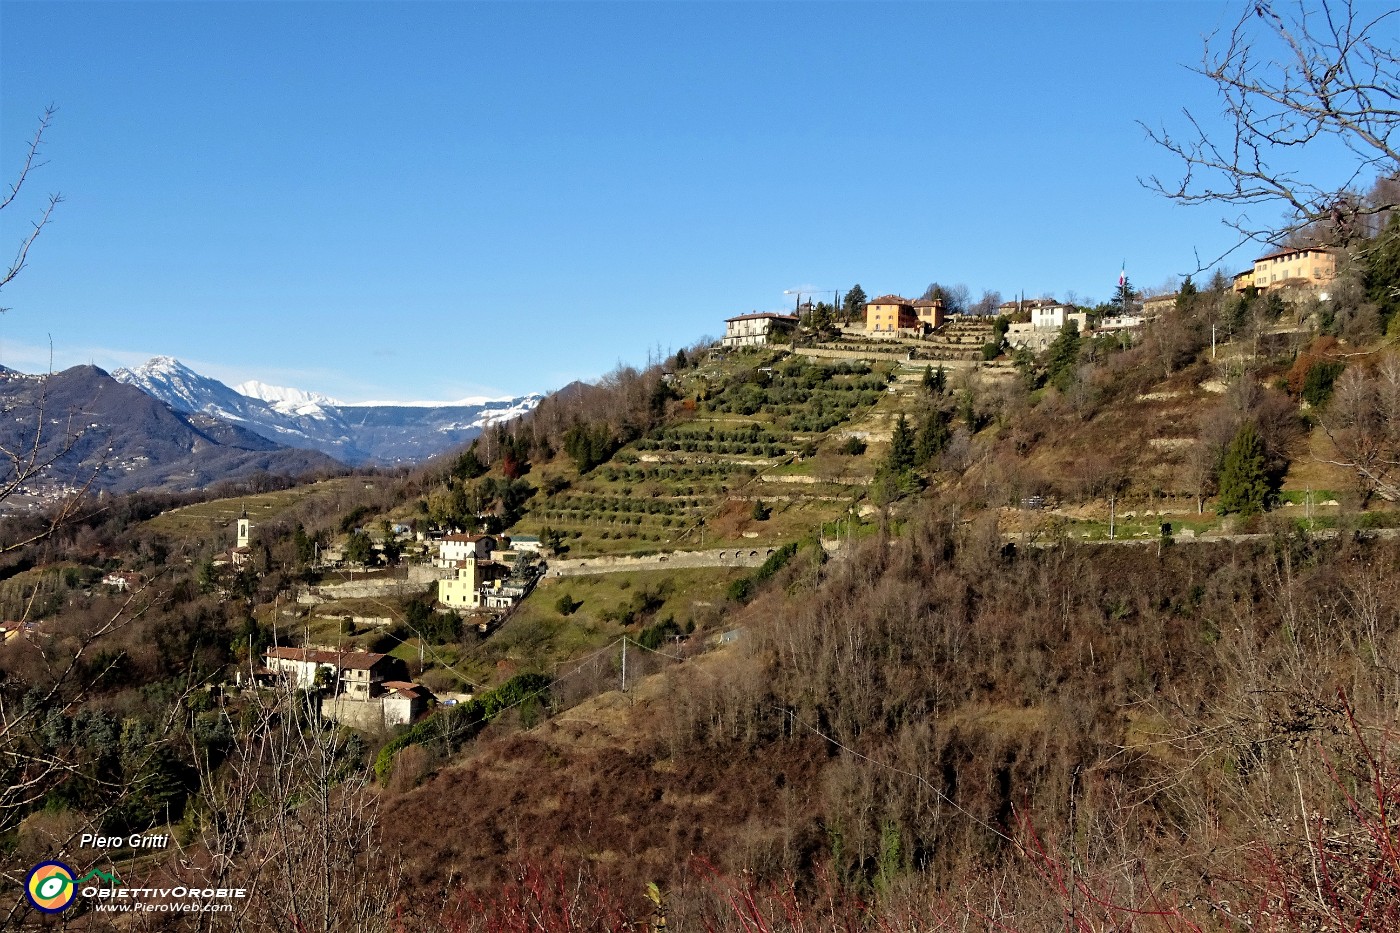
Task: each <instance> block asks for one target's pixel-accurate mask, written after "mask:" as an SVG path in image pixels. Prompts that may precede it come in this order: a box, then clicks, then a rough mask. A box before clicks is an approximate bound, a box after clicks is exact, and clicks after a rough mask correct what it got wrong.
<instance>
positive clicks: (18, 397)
mask: <svg viewBox="0 0 1400 933" xmlns="http://www.w3.org/2000/svg"><path fill="white" fill-rule="evenodd" d="M182 389H183V390H185V391H188V390H189V389H190V386H189V385H188V384H185V385H183V386H182ZM0 403H3V405H4V406H5V410H6V412H8V413H10V414H11V416H12V417H10V418H7V419H4V420H3V421H0V446H3V447H4V448H5V449H6V450H21V451H32V450H37V451H39V457H38V458H37V459H38V461H39V462H43V461H46V460H48V459H50V458H51V457H55V456H57V457H58V459H57V460H56V462H55V463H54V464H53V465H52V466H51V467H49V468H47V469H45V470H43V471H42V473H41V475H40V476H38V477H36V478H35V479H34V480H33V481H32V483H31V485H34V486H36V487H38V486H45V487H62V486H68V487H81V486H84V485H86V484H87V483H89V482H91V483H92V488H93V489H95V490H106V491H109V492H118V493H121V492H134V491H136V490H140V489H168V490H173V491H182V490H189V489H198V488H202V487H204V486H207V485H209V484H210V483H214V482H218V481H220V480H226V479H239V478H241V477H245V476H249V475H251V474H255V473H260V472H266V473H276V474H280V475H285V476H300V475H302V474H305V473H310V472H314V471H318V470H324V471H336V470H343V469H344V467H343V466H342V465H341V464H340V463H337V462H336V461H334V460H332V459H331V458H330V457H327V456H326V455H325V454H322V453H319V452H316V451H309V450H296V449H291V448H288V447H286V446H283V445H279V444H277V443H275V442H273V441H270V440H268V439H267V438H265V437H262V436H261V435H259V434H256V433H254V432H252V431H249V430H247V429H246V428H242V427H238V426H237V425H234V424H230V423H229V422H227V421H225V420H223V419H221V418H219V417H217V416H214V415H210V414H206V413H204V412H182V411H178V410H176V409H175V408H173V407H172V406H170V405H168V404H165V403H164V402H162V401H160V400H159V399H155V398H152V397H151V396H149V395H147V394H145V393H143V392H141V391H139V390H138V389H137V388H136V387H134V386H130V385H124V384H122V383H120V382H117V381H116V380H114V379H113V378H112V377H111V376H110V375H108V374H107V373H106V372H104V371H103V370H101V369H98V368H97V367H95V366H74V367H73V368H72V369H66V370H64V371H63V372H60V373H54V374H52V375H48V376H26V375H24V374H22V373H16V372H14V371H11V370H6V371H4V372H3V373H0ZM60 454H61V456H59V455H60ZM29 492H30V493H32V494H34V495H42V490H41V489H38V488H35V489H31V490H29Z"/></svg>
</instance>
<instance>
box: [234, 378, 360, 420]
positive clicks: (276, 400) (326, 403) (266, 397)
mask: <svg viewBox="0 0 1400 933" xmlns="http://www.w3.org/2000/svg"><path fill="white" fill-rule="evenodd" d="M233 391H235V392H237V393H238V394H240V395H246V396H247V397H248V398H255V399H260V400H261V401H264V402H267V403H268V404H269V405H271V406H272V407H273V408H275V409H277V410H278V411H280V412H282V414H284V415H308V416H310V417H313V418H315V417H319V416H322V415H324V414H325V409H326V408H328V407H335V406H340V405H342V404H344V403H343V402H338V401H336V400H335V399H333V398H331V397H330V396H329V395H321V394H320V393H319V392H305V391H303V390H301V389H289V388H287V387H286V386H270V385H268V384H267V383H266V382H258V381H257V380H256V379H251V380H249V381H248V382H240V383H239V384H238V385H236V386H234V387H233Z"/></svg>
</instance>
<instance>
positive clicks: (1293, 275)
mask: <svg viewBox="0 0 1400 933" xmlns="http://www.w3.org/2000/svg"><path fill="white" fill-rule="evenodd" d="M1336 277H1337V254H1336V253H1334V252H1332V251H1331V250H1328V249H1321V248H1319V247H1316V246H1310V247H1306V248H1303V249H1281V250H1276V251H1274V252H1272V253H1269V254H1268V255H1267V256H1260V257H1259V258H1258V259H1256V260H1254V277H1253V279H1252V280H1251V284H1253V286H1254V287H1255V288H1257V289H1259V290H1260V291H1266V290H1268V289H1270V288H1278V287H1279V286H1281V285H1291V286H1300V285H1308V286H1317V285H1325V284H1327V283H1328V282H1330V281H1332V280H1333V279H1335V278H1336ZM1235 287H1236V289H1237V290H1241V289H1240V286H1239V276H1236V285H1235Z"/></svg>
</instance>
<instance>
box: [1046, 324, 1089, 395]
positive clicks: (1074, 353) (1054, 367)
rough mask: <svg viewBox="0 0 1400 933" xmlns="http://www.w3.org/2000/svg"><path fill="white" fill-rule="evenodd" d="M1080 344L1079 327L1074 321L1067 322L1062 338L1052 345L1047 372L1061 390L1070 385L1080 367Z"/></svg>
mask: <svg viewBox="0 0 1400 933" xmlns="http://www.w3.org/2000/svg"><path fill="white" fill-rule="evenodd" d="M1079 343H1080V340H1079V325H1078V324H1077V323H1076V322H1074V321H1065V324H1064V326H1063V327H1061V328H1060V336H1058V337H1056V338H1055V342H1054V343H1052V344H1050V349H1049V350H1048V351H1047V352H1048V357H1049V358H1048V360H1047V362H1046V365H1045V372H1046V375H1047V376H1048V377H1049V379H1050V381H1051V382H1052V383H1054V384H1055V386H1056V387H1057V388H1059V389H1064V388H1066V387H1067V386H1068V385H1069V381H1070V377H1071V376H1073V375H1074V368H1075V367H1076V366H1077V365H1079Z"/></svg>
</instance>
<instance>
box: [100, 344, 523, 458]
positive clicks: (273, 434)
mask: <svg viewBox="0 0 1400 933" xmlns="http://www.w3.org/2000/svg"><path fill="white" fill-rule="evenodd" d="M112 378H114V379H116V380H117V381H118V382H123V383H126V384H128V385H133V386H136V387H137V388H139V389H141V390H142V391H144V392H146V394H148V395H150V396H152V397H154V398H157V399H159V400H160V401H162V402H165V403H166V404H167V405H169V406H170V407H172V408H174V409H175V410H177V411H182V412H187V413H193V412H201V413H204V414H207V415H212V416H214V417H216V418H221V419H223V420H225V421H228V422H230V423H233V424H236V425H240V426H242V427H244V428H246V429H247V430H249V431H252V432H253V433H255V434H258V435H260V436H262V437H264V438H267V439H268V440H271V441H275V442H276V443H278V444H283V445H286V446H288V447H300V448H303V449H308V450H318V451H320V452H322V453H324V454H328V455H329V456H332V457H334V458H336V459H337V460H340V461H341V462H343V463H348V464H351V465H360V464H394V463H417V462H419V461H422V460H426V459H428V458H429V457H433V456H435V455H437V454H440V453H443V452H445V451H448V450H451V449H453V448H454V447H459V446H461V445H462V444H465V443H466V442H468V441H470V440H471V439H472V438H474V437H477V436H478V435H480V434H481V432H482V431H483V430H485V429H486V428H487V427H489V426H490V425H492V424H496V423H497V422H501V421H508V420H510V419H511V418H515V417H517V416H519V415H523V414H525V413H526V412H528V411H530V410H531V409H533V408H534V407H535V406H536V405H538V404H539V403H540V400H541V399H543V398H544V396H543V395H542V394H540V393H531V394H529V395H523V396H520V397H518V398H503V399H487V398H470V399H463V400H462V401H461V402H457V403H432V402H427V403H423V402H409V403H399V404H395V403H362V404H354V403H346V402H340V401H337V400H336V399H333V398H330V397H329V396H326V395H321V394H319V393H315V392H307V391H304V390H302V389H292V388H286V387H282V386H273V385H267V384H266V383H262V382H258V381H250V382H244V383H240V384H239V385H238V386H237V387H236V388H229V387H228V386H226V385H224V384H223V383H222V382H219V381H218V380H217V379H212V378H210V377H208V376H204V375H201V374H199V373H197V372H195V371H194V370H192V369H190V368H189V367H188V366H186V365H185V364H183V363H181V362H180V361H179V360H177V359H175V358H173V357H169V356H157V357H154V358H153V359H151V360H149V361H147V362H146V363H145V364H143V365H141V366H138V367H136V368H135V369H119V370H117V371H116V372H114V373H112Z"/></svg>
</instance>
